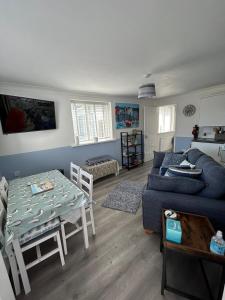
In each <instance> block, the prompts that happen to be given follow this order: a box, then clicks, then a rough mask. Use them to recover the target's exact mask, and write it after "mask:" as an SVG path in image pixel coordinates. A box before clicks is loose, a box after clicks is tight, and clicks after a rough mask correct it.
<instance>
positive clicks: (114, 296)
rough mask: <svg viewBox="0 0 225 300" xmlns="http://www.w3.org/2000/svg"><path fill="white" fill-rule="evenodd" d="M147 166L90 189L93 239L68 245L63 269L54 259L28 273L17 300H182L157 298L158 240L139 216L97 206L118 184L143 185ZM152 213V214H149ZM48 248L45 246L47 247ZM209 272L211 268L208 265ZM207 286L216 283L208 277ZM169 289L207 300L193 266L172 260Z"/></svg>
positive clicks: (187, 261) (190, 262) (77, 239)
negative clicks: (27, 287)
mask: <svg viewBox="0 0 225 300" xmlns="http://www.w3.org/2000/svg"><path fill="white" fill-rule="evenodd" d="M149 170H150V164H149V163H148V164H145V165H144V166H143V167H139V168H135V169H133V170H130V171H127V170H122V171H121V174H120V175H119V176H117V177H114V176H112V177H108V178H106V179H104V180H101V181H99V182H97V183H96V184H95V185H94V199H95V200H96V201H97V204H96V205H95V209H94V213H95V221H96V237H95V238H92V236H91V232H90V234H89V235H90V248H89V250H88V251H85V250H84V247H83V236H82V233H79V234H78V235H76V236H74V237H72V238H71V239H69V240H68V252H69V254H68V255H67V256H66V257H65V260H66V265H65V267H64V268H62V267H61V264H60V260H59V258H58V256H54V257H52V258H50V259H48V260H46V261H44V262H42V263H41V264H39V265H37V266H36V267H34V268H33V269H31V270H29V272H28V274H29V278H30V281H31V289H32V290H31V293H30V294H29V295H27V296H25V295H24V294H22V295H21V296H19V297H18V299H19V300H22V299H26V300H29V299H32V300H37V299H45V300H47V299H48V300H50V299H51V300H53V299H56V300H72V299H73V300H78V299H79V300H103V299H104V300H139V299H140V300H145V299H146V300H147V299H148V300H160V299H168V300H174V299H183V298H181V297H179V296H175V295H173V294H171V293H169V292H165V296H164V297H162V296H161V295H160V284H161V267H162V256H161V253H160V252H159V236H158V235H157V234H152V235H150V236H147V235H146V234H145V233H144V231H143V226H142V212H141V209H139V211H138V213H137V214H136V215H131V214H128V213H124V212H120V211H116V210H111V209H108V208H103V207H101V203H102V201H103V200H104V198H105V196H106V194H107V193H108V192H109V191H110V190H112V189H113V188H114V187H115V185H116V184H118V183H119V182H120V181H122V180H132V181H135V182H146V178H147V174H148V172H149ZM153 213H154V211H153ZM49 246H50V245H46V247H49ZM209 271H211V273H214V271H215V270H214V267H212V266H210V270H209ZM212 277H213V280H211V281H212V286H213V285H215V284H216V279H215V276H212ZM168 281H169V283H170V284H171V285H174V286H176V287H181V288H182V289H185V291H189V292H192V293H195V295H199V296H201V297H202V299H208V298H207V296H206V289H205V286H204V282H203V280H202V276H201V273H200V272H199V269H198V268H197V264H196V261H193V260H190V259H187V258H185V257H183V256H181V257H177V256H176V257H174V256H172V255H171V257H170V260H169V267H168Z"/></svg>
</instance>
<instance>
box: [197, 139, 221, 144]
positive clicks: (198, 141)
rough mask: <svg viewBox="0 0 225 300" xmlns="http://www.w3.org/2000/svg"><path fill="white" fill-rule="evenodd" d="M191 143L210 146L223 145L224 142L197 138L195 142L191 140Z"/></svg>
mask: <svg viewBox="0 0 225 300" xmlns="http://www.w3.org/2000/svg"><path fill="white" fill-rule="evenodd" d="M192 142H197V143H211V144H225V141H224V140H215V139H209V138H198V139H196V140H194V139H193V140H192Z"/></svg>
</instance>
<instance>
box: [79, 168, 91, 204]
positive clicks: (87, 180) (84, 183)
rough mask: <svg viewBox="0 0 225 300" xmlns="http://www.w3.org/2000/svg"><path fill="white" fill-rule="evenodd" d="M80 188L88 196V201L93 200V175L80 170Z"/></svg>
mask: <svg viewBox="0 0 225 300" xmlns="http://www.w3.org/2000/svg"><path fill="white" fill-rule="evenodd" d="M80 188H81V189H82V191H83V192H84V193H85V194H86V195H87V196H88V198H89V201H90V202H92V200H93V175H91V174H89V173H88V172H86V171H84V170H83V169H80Z"/></svg>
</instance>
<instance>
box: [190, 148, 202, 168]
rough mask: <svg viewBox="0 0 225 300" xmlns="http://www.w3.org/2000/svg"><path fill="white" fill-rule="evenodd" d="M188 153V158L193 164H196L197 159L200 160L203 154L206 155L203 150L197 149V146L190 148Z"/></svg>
mask: <svg viewBox="0 0 225 300" xmlns="http://www.w3.org/2000/svg"><path fill="white" fill-rule="evenodd" d="M186 154H187V160H188V161H189V162H190V163H191V164H193V165H195V164H196V162H197V160H198V159H199V158H200V157H201V156H202V155H204V153H203V152H202V151H200V150H199V149H195V148H193V149H189V150H188V151H187V152H186Z"/></svg>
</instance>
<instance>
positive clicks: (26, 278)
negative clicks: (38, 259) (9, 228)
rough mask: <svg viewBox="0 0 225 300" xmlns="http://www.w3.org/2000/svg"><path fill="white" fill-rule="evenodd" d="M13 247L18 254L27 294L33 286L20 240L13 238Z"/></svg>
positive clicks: (17, 257) (17, 258)
mask: <svg viewBox="0 0 225 300" xmlns="http://www.w3.org/2000/svg"><path fill="white" fill-rule="evenodd" d="M12 243H13V248H14V252H15V255H16V260H17V263H18V266H19V271H20V275H21V278H22V282H23V286H24V291H25V294H26V295H27V294H28V293H30V291H31V287H30V282H29V278H28V275H27V270H26V266H25V263H24V259H23V254H22V251H21V248H20V244H19V241H18V240H13V242H12Z"/></svg>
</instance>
